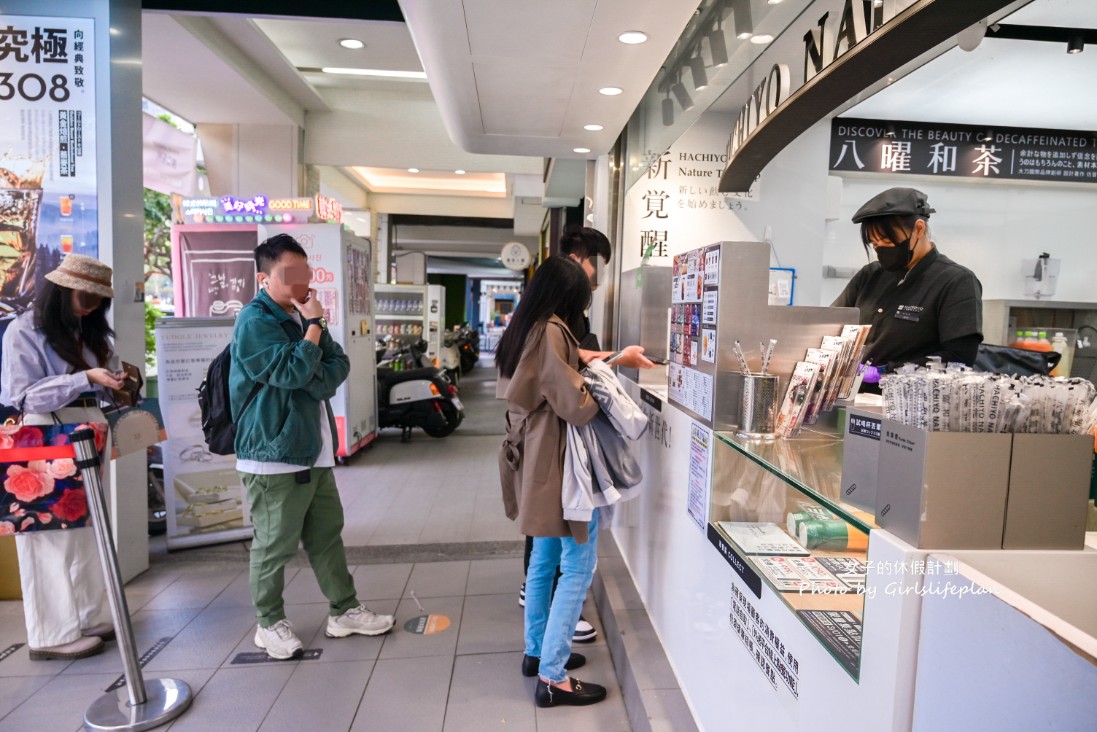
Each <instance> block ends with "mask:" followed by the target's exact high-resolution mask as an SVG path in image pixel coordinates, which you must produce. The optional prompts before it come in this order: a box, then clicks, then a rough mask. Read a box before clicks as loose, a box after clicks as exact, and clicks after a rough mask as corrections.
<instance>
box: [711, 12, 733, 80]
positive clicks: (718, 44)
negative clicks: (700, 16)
mask: <svg viewBox="0 0 1097 732" xmlns="http://www.w3.org/2000/svg"><path fill="white" fill-rule="evenodd" d="M708 52H709V55H710V56H712V68H714V69H718V68H720V67H721V66H727V63H728V46H727V43H725V42H724V29H723V28H721V27H720V21H719V20H717V21H716V27H715V28H713V29H712V30H711V31H709V34H708Z"/></svg>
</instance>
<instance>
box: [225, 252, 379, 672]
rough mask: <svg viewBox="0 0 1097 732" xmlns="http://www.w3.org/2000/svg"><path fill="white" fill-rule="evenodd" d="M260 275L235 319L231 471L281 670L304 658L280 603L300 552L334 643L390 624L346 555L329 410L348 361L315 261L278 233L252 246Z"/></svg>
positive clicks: (270, 648)
mask: <svg viewBox="0 0 1097 732" xmlns="http://www.w3.org/2000/svg"><path fill="white" fill-rule="evenodd" d="M255 266H256V269H257V270H258V272H257V274H256V278H257V280H258V282H259V288H260V289H259V294H258V295H256V296H255V299H253V300H252V301H251V302H250V303H248V304H247V305H246V306H245V307H244V309H243V310H241V311H240V314H239V316H237V318H236V326H235V328H234V329H233V334H232V348H231V353H232V367H231V369H230V372H229V392H230V398H231V402H232V413H233V415H234V416H235V422H236V470H237V472H238V473H239V474H240V479H241V480H242V481H243V483H244V486H245V487H246V488H247V494H248V505H249V507H250V509H251V518H252V524H253V527H254V530H255V538H254V539H253V541H252V545H251V577H250V585H251V598H252V602H253V603H254V604H255V608H256V615H257V616H258V620H259V627H258V628H257V630H256V632H255V645H257V646H258V647H260V648H262V649H264V650H265V651H266V652H267V655H269V656H270V657H271V658H277V659H285V658H293V657H295V656H299V655H301V654H302V653H303V651H304V648H303V646H302V644H301V641H300V639H299V638H298V637H297V635H296V633H294V632H293V626H292V625H291V624H290V622H289V620H287V619H286V613H285V605H284V602H283V599H282V591H283V589H284V586H285V572H284V570H285V566H286V562H288V561H289V560H290V558H292V557H293V556H294V554H296V553H297V545H298V543H301V544H303V545H304V547H305V552H306V553H307V554H308V557H309V563H310V564H311V565H312V569H313V571H314V572H315V573H316V580H317V582H318V583H319V585H320V589H321V590H322V591H323V593H324V596H325V597H327V598H328V602H329V603H330V605H331V610H330V613H329V617H328V621H327V629H326V631H325V632H326V634H327V636H328V637H330V638H342V637H346V636H348V635H351V634H355V633H357V634H360V635H380V634H382V633H387V632H388V631H389V630H390V629H391V628H392V625H393V617H392V616H391V615H378V614H376V613H374V612H372V611H370V610H369V609H367V608H366V607H365V605H362V604H360V603H359V602H358V597H357V594H356V592H355V589H354V581H353V580H352V579H351V576H350V571H349V570H348V569H347V557H346V552H345V551H344V549H343V538H342V531H343V505H342V503H341V502H340V500H339V491H338V489H337V488H336V486H335V476H334V475H333V471H332V468H334V467H335V450H334V447H333V445H334V441H333V439H332V435H334V434H335V420H334V419H333V417H332V414H331V407H330V406H329V405H328V399H330V398H331V397H333V396H334V395H335V391H336V389H338V388H339V385H340V384H342V383H343V381H345V380H346V378H347V374H348V373H349V372H350V360H349V359H348V358H347V355H346V354H345V353H344V352H343V349H342V348H341V347H340V346H339V344H338V343H336V342H335V341H334V340H333V339H332V337H331V334H330V333H328V328H327V321H325V320H324V308H323V306H322V305H321V304H320V302H319V300H318V299H317V297H316V291H315V290H311V289H309V281H310V279H311V272H310V270H309V264H308V257H307V256H306V254H305V250H304V249H302V248H301V245H300V244H298V243H297V241H296V240H295V239H294V238H293V237H291V236H290V235H288V234H278V235H277V236H273V237H271V238H269V239H267V240H266V241H264V242H263V243H262V244H260V245H259V246H258V247H256V248H255Z"/></svg>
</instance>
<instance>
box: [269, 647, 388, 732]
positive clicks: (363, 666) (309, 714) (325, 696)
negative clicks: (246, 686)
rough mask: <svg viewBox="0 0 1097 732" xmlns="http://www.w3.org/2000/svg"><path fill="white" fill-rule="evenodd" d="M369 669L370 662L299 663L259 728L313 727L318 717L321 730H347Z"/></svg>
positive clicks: (272, 731)
mask: <svg viewBox="0 0 1097 732" xmlns="http://www.w3.org/2000/svg"><path fill="white" fill-rule="evenodd" d="M372 671H373V662H372V661H352V662H348V663H323V664H310V663H301V664H299V665H298V666H297V668H296V669H294V671H293V675H292V676H290V679H289V682H288V683H287V684H286V685H285V687H283V689H282V693H281V694H280V695H279V697H278V700H277V701H275V702H274V706H273V707H271V709H270V712H269V713H268V714H267V718H266V720H264V722H263V726H262V727H260V728H259V729H260V731H261V732H301V731H302V730H314V729H318V728H319V725H318V721H319V720H323V729H325V730H333V731H334V730H346V729H350V725H351V722H352V721H353V720H354V715H355V714H356V713H357V711H358V705H359V703H360V702H361V700H362V694H363V693H364V692H365V690H366V682H367V681H369V678H370V673H371V672H372ZM405 729H407V728H405Z"/></svg>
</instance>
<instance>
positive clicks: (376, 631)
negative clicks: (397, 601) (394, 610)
mask: <svg viewBox="0 0 1097 732" xmlns="http://www.w3.org/2000/svg"><path fill="white" fill-rule="evenodd" d="M394 622H395V619H394V618H393V617H392V616H391V615H378V614H377V613H375V612H373V611H372V610H370V609H369V608H367V607H366V606H365V605H359V606H358V607H352V608H351V609H350V610H347V611H346V612H345V613H343V614H342V615H330V616H328V627H327V630H325V631H324V634H325V635H327V637H328V638H346V637H347V636H348V635H352V634H354V633H357V634H358V635H381V634H383V633H387V632H389V631H390V630H392V625H393V623H394Z"/></svg>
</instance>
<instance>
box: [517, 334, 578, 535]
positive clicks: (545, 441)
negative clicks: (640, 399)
mask: <svg viewBox="0 0 1097 732" xmlns="http://www.w3.org/2000/svg"><path fill="white" fill-rule="evenodd" d="M496 395H497V396H498V397H500V398H505V399H506V400H507V436H506V438H505V439H504V440H503V445H502V447H501V448H500V449H499V479H500V482H501V483H502V487H503V506H504V508H505V509H506V514H507V518H510V519H512V520H513V519H515V518H517V519H518V528H519V529H520V530H521V531H522V533H523V534H525V535H526V536H554V537H572V538H573V539H575V541H577V542H579V543H580V544H582V543H584V542H586V540H587V538H588V536H587V524H586V523H584V522H582V521H565V520H564V509H563V505H562V499H561V496H560V490H561V486H562V485H563V479H564V448H565V447H566V445H567V433H566V429H567V424H573V425H576V426H582V425H585V424H586V423H587V422H590V421H591V420H592V419H594V417H595V415H597V414H598V409H599V407H598V402H596V401H595V400H594V397H593V396H591V394H590V392H588V391H587V388H586V383H585V382H584V381H583V377H582V376H580V375H579V343H578V341H576V340H575V336H573V335H572V334H571V331H570V330H568V328H567V326H566V325H564V322H563V321H562V320H560V319H559V318H557V317H556V316H553V317H551V318H549V319H548V320H547V321H545V322H543V323H538V324H537V325H535V326H534V327H533V328H532V329H531V330H530V333H529V336H528V338H527V340H526V346H525V349H524V350H523V352H522V359H521V361H519V363H518V368H516V369H515V371H514V376H513V377H511V378H510V379H509V380H507V379H503V378H500V380H499V384H498V386H497V387H496Z"/></svg>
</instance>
